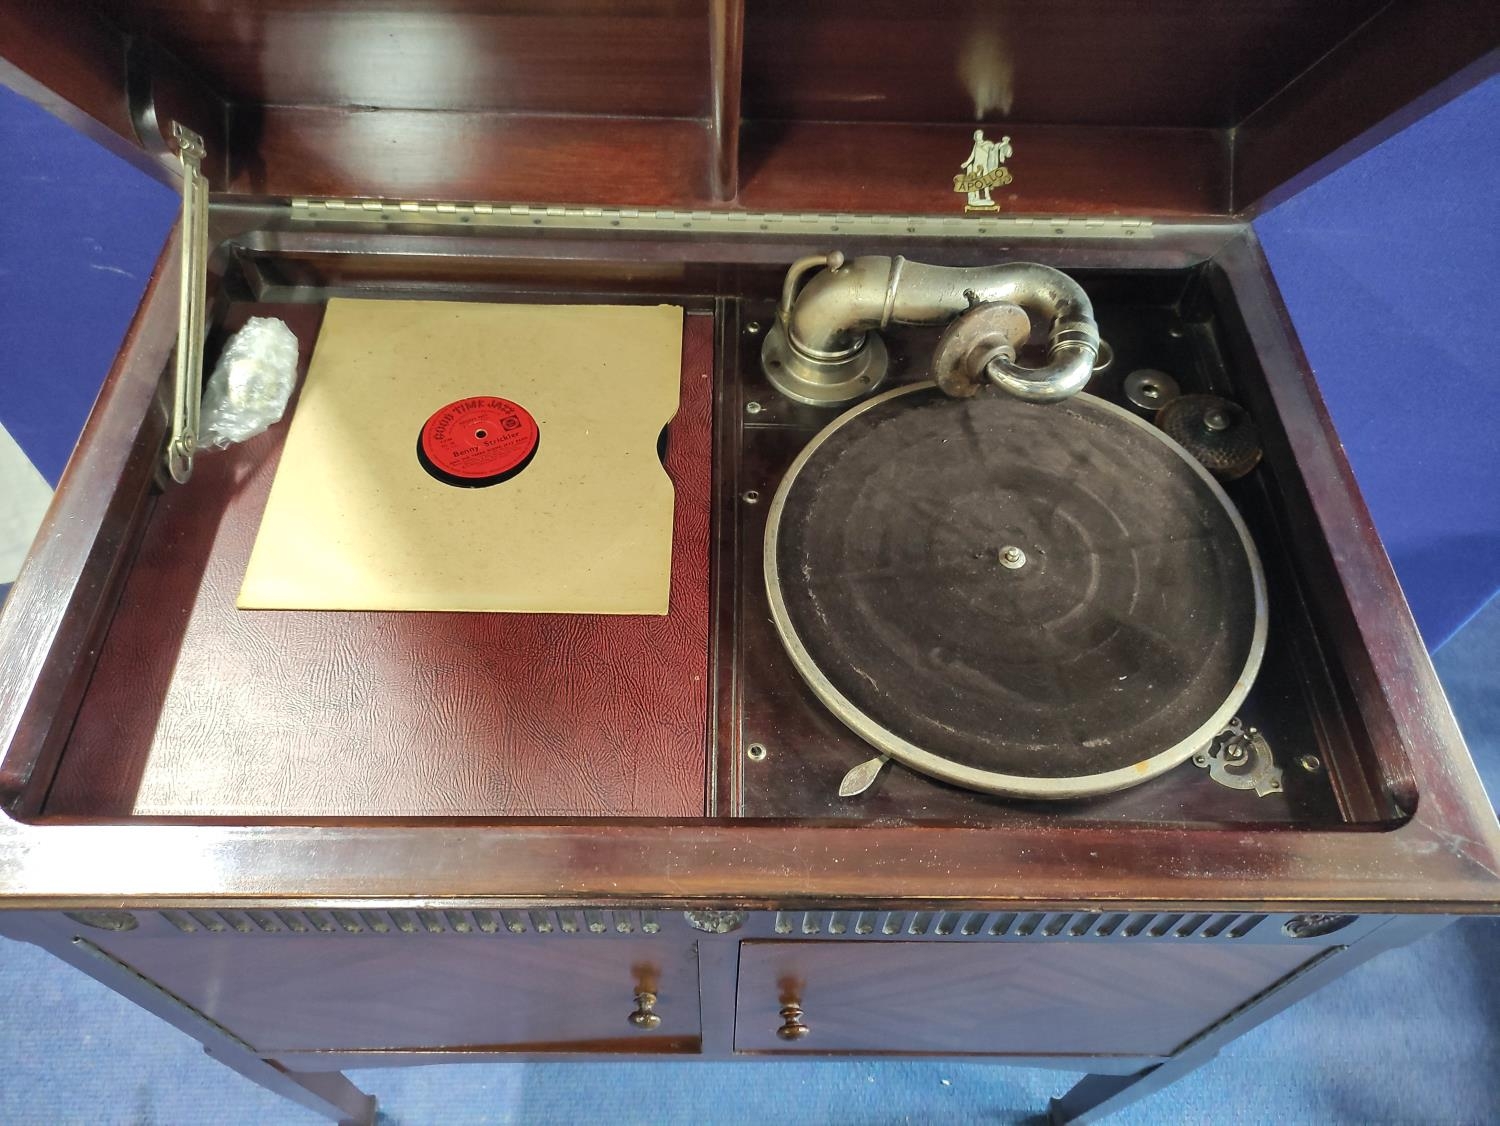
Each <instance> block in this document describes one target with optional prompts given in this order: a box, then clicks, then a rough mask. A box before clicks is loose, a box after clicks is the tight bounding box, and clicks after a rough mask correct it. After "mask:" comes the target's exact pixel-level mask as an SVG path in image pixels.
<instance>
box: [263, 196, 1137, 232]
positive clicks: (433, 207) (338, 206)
mask: <svg viewBox="0 0 1500 1126" xmlns="http://www.w3.org/2000/svg"><path fill="white" fill-rule="evenodd" d="M292 218H294V219H301V220H307V221H315V222H324V223H326V222H338V223H378V224H380V225H382V226H391V225H397V224H410V225H421V226H431V225H434V224H437V225H445V226H446V225H469V226H482V227H509V228H513V229H528V230H535V229H537V228H541V229H544V230H545V229H554V230H556V229H561V230H569V231H580V230H582V231H589V230H593V231H632V232H641V233H652V234H665V233H672V232H678V233H680V232H683V231H695V232H698V233H710V234H760V233H763V232H764V233H772V234H787V235H829V234H836V235H846V236H847V235H897V236H900V235H917V236H920V237H922V238H974V237H976V236H978V237H982V238H1006V239H1015V238H1049V239H1055V238H1058V237H1066V238H1106V239H1121V238H1128V239H1143V238H1150V237H1151V233H1152V231H1151V220H1150V219H1145V218H1121V217H1115V216H1110V217H1097V218H1096V217H1080V216H1046V215H985V216H983V217H981V218H976V217H974V216H961V215H854V214H843V213H837V214H835V213H827V212H771V211H707V210H693V211H683V210H673V209H670V208H647V207H621V208H611V207H561V206H542V205H537V204H521V203H510V204H507V203H441V202H434V201H431V200H394V199H293V200H292Z"/></svg>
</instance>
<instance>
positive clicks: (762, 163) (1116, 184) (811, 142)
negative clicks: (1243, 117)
mask: <svg viewBox="0 0 1500 1126" xmlns="http://www.w3.org/2000/svg"><path fill="white" fill-rule="evenodd" d="M1005 132H1006V133H1007V134H1008V135H1009V136H1010V138H1011V142H1012V147H1013V148H1014V149H1015V154H1014V156H1013V157H1012V158H1011V159H1010V160H1009V161H1008V162H1007V167H1008V168H1010V169H1011V171H1012V173H1013V176H1014V180H1013V182H1012V183H1010V184H1008V185H1006V186H1005V187H1003V188H997V189H995V193H994V194H995V202H996V203H998V204H999V205H1000V210H1001V212H1004V213H1010V214H1038V213H1040V214H1054V215H1112V214H1113V215H1120V214H1123V215H1142V214H1146V215H1192V214H1207V213H1213V212H1221V211H1223V210H1225V209H1226V208H1227V207H1228V204H1229V167H1230V161H1229V148H1228V142H1227V138H1226V137H1225V136H1224V134H1222V133H1219V132H1216V131H1214V130H1210V129H1111V130H1101V129H1089V128H1083V127H1073V126H1027V125H1016V126H1013V127H1012V126H1006V127H1005ZM972 133H973V126H972V125H929V126H915V125H876V124H867V123H862V124H831V123H817V122H805V121H797V122H771V121H747V122H746V123H745V127H744V145H743V152H742V154H741V157H740V179H741V187H740V197H739V202H740V203H741V204H742V205H743V206H745V207H748V208H753V209H764V210H768V211H802V210H829V211H836V212H837V211H845V212H877V213H894V214H898V215H899V214H910V215H929V214H944V213H948V214H952V213H955V212H959V213H961V212H962V211H963V204H964V197H963V196H962V195H960V194H958V193H956V192H955V191H954V190H953V177H954V176H955V175H956V174H957V173H958V172H959V171H960V168H959V165H960V164H961V163H962V161H963V160H964V158H965V157H966V156H967V155H968V153H969V148H970V146H971V145H972V143H973V140H972ZM991 135H992V136H993V135H994V134H993V133H992V134H991ZM983 218H984V217H983V215H976V216H975V217H974V219H975V221H976V222H977V223H978V224H979V225H981V226H982V225H983Z"/></svg>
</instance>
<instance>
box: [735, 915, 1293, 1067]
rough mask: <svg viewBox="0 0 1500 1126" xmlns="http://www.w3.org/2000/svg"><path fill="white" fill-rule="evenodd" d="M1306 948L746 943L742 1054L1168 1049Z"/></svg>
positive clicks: (1269, 981)
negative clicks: (795, 1031) (786, 1031)
mask: <svg viewBox="0 0 1500 1126" xmlns="http://www.w3.org/2000/svg"><path fill="white" fill-rule="evenodd" d="M1309 956H1310V955H1309V953H1308V951H1306V950H1299V949H1296V948H1293V947H1289V946H1236V947H1233V948H1230V947H1224V946H1211V945H1208V944H1194V945H1178V946H1174V945H1171V944H1170V943H1167V942H1161V943H1144V944H1141V945H1139V946H1125V945H1103V944H1100V945H1095V944H1091V943H1087V942H1063V941H1057V942H985V943H977V942H976V943H961V942H747V943H744V944H743V945H742V946H741V949H740V976H739V989H738V995H737V1004H736V1007H735V1050H736V1051H740V1052H899V1053H906V1054H923V1053H931V1054H941V1055H965V1054H984V1055H1035V1054H1041V1055H1061V1056H1076V1055H1166V1054H1168V1053H1170V1052H1172V1051H1174V1050H1175V1049H1176V1048H1177V1047H1178V1046H1179V1045H1181V1044H1182V1043H1183V1042H1184V1041H1185V1040H1188V1039H1189V1038H1191V1037H1192V1036H1193V1035H1195V1034H1196V1033H1198V1032H1199V1031H1201V1030H1202V1029H1203V1028H1205V1027H1206V1026H1207V1025H1209V1024H1211V1023H1213V1022H1214V1021H1215V1020H1217V1019H1219V1018H1220V1017H1222V1016H1224V1015H1225V1014H1226V1013H1228V1012H1229V1011H1230V1010H1231V1009H1234V1008H1235V1007H1237V1006H1238V1005H1241V1004H1243V1003H1244V1002H1245V1001H1247V1000H1249V999H1250V998H1251V997H1254V996H1255V995H1257V994H1259V993H1261V992H1263V991H1264V990H1266V989H1268V988H1269V987H1271V986H1272V985H1274V984H1275V983H1276V982H1277V981H1279V980H1280V979H1281V978H1283V977H1285V976H1286V975H1287V974H1289V973H1291V972H1292V971H1293V970H1295V969H1296V968H1297V967H1298V966H1299V965H1301V964H1303V963H1304V962H1306V961H1307V959H1308V957H1309ZM788 1005H799V1006H800V1007H801V1009H802V1014H801V1017H800V1023H801V1024H803V1025H805V1026H806V1029H807V1031H806V1033H804V1034H801V1035H800V1038H798V1039H791V1040H788V1039H783V1038H781V1037H780V1036H778V1034H777V1033H778V1029H780V1028H781V1027H782V1026H783V1024H784V1023H785V1021H786V1018H785V1017H784V1016H783V1015H782V1009H783V1008H784V1007H786V1006H788ZM794 1023H796V1022H794Z"/></svg>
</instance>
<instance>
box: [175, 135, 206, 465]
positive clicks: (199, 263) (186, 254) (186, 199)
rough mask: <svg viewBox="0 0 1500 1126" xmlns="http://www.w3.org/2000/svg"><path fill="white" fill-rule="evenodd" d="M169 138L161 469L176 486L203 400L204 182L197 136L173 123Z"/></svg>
mask: <svg viewBox="0 0 1500 1126" xmlns="http://www.w3.org/2000/svg"><path fill="white" fill-rule="evenodd" d="M172 140H173V141H174V142H175V143H176V145H177V158H178V159H179V160H180V161H182V248H181V264H182V269H181V279H180V282H181V292H180V294H179V297H178V302H177V362H176V371H175V374H174V376H173V380H172V432H171V434H170V436H169V437H168V439H167V470H168V472H170V473H171V474H172V480H174V481H176V482H178V483H179V484H181V483H183V482H185V481H187V479H188V478H189V477H191V476H192V475H193V453H194V451H195V450H196V449H197V448H198V409H199V406H200V403H201V401H202V397H203V336H204V307H205V306H206V304H207V302H208V181H207V180H205V179H204V178H203V158H204V156H205V155H206V150H205V149H204V147H203V138H202V137H200V136H198V134H197V133H194V132H193V131H192V130H191V129H187V128H184V127H183V126H181V125H179V124H178V123H177V122H175V121H174V122H173V123H172Z"/></svg>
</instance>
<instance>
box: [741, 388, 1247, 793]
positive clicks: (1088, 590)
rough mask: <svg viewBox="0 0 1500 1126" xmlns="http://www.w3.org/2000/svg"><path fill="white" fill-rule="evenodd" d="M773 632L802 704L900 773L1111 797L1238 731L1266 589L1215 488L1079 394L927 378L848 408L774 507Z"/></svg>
mask: <svg viewBox="0 0 1500 1126" xmlns="http://www.w3.org/2000/svg"><path fill="white" fill-rule="evenodd" d="M765 573H766V585H767V591H768V593H769V595H770V602H771V607H772V615H773V618H774V620H775V624H776V628H777V630H778V632H779V633H780V635H781V639H782V641H783V642H784V643H785V645H786V648H787V652H788V653H789V654H790V656H791V658H792V660H793V661H794V662H795V664H796V665H797V668H798V670H799V672H800V673H801V674H802V677H803V679H804V680H806V682H807V683H808V685H809V687H811V688H812V690H813V691H814V692H815V693H816V694H817V696H818V697H819V698H820V699H821V700H822V702H823V703H824V704H825V705H826V706H828V707H829V708H830V709H831V710H832V711H833V712H834V714H835V715H837V716H838V717H839V718H840V719H841V720H842V721H843V722H844V723H845V724H847V725H848V726H849V727H850V728H851V729H852V730H854V731H855V732H856V733H857V734H859V735H860V736H861V737H863V738H864V739H865V740H866V741H868V742H869V743H871V744H872V745H873V746H875V747H876V748H878V749H879V750H881V751H884V752H886V753H888V754H890V755H891V756H892V757H894V758H896V759H898V760H900V761H903V762H905V763H906V764H907V765H908V766H910V767H912V768H914V769H916V770H919V771H922V772H924V773H927V774H930V775H934V776H936V777H939V778H942V779H945V780H947V781H950V782H954V783H956V784H958V785H962V786H967V787H971V788H974V789H979V790H985V791H989V792H993V793H1001V794H1009V795H1015V796H1028V797H1050V798H1066V797H1077V796H1083V795H1087V794H1094V793H1104V792H1108V791H1111V790H1118V789H1123V788H1125V787H1126V786H1130V785H1133V784H1135V783H1137V782H1143V781H1145V780H1146V779H1148V778H1151V777H1154V776H1155V775H1157V774H1160V773H1162V772H1163V771H1165V770H1167V769H1169V768H1170V767H1172V766H1174V765H1176V764H1177V763H1180V762H1182V761H1183V760H1185V759H1187V758H1188V757H1189V756H1191V755H1192V754H1193V753H1194V752H1195V751H1197V750H1199V749H1201V748H1202V747H1203V746H1204V745H1206V744H1207V743H1208V742H1209V740H1210V739H1211V738H1212V737H1213V736H1214V735H1215V734H1216V733H1217V732H1218V731H1219V730H1221V729H1222V728H1223V727H1224V726H1225V725H1226V724H1227V723H1228V721H1229V720H1230V719H1231V718H1232V717H1233V715H1234V712H1235V710H1236V709H1237V708H1238V707H1239V705H1240V703H1241V702H1242V701H1243V700H1244V697H1245V695H1246V693H1247V692H1248V691H1249V688H1250V685H1251V683H1252V681H1253V680H1254V677H1255V674H1256V671H1257V670H1258V668H1259V665H1260V659H1261V653H1262V651H1263V649H1264V645H1265V632H1266V599H1265V582H1264V578H1263V576H1262V573H1261V568H1260V562H1259V559H1258V557H1257V555H1256V552H1255V547H1254V544H1253V542H1252V541H1251V539H1250V535H1249V533H1248V531H1247V530H1246V528H1245V525H1244V523H1243V521H1242V520H1241V519H1240V517H1239V514H1238V513H1237V512H1236V511H1235V510H1234V508H1233V506H1232V504H1231V503H1230V501H1229V499H1228V497H1227V496H1226V495H1225V494H1224V492H1223V490H1222V488H1220V486H1219V485H1218V484H1217V483H1216V482H1215V481H1214V480H1213V479H1212V477H1211V476H1210V475H1209V474H1208V473H1207V472H1206V471H1205V470H1204V469H1203V468H1202V467H1201V466H1199V465H1198V464H1197V463H1196V462H1195V461H1193V459H1192V458H1191V457H1190V456H1189V455H1187V454H1186V452H1185V451H1183V450H1182V449H1181V448H1180V447H1179V446H1177V445H1176V444H1175V443H1173V442H1172V441H1171V440H1170V439H1168V438H1166V437H1165V436H1164V435H1163V434H1161V433H1160V432H1159V431H1157V430H1156V429H1155V428H1154V427H1152V426H1151V425H1150V424H1149V423H1147V422H1144V421H1143V420H1141V419H1139V418H1137V417H1135V416H1134V415H1132V414H1130V413H1129V412H1127V411H1125V410H1122V409H1120V408H1118V407H1115V406H1113V405H1112V404H1110V403H1107V402H1105V401H1103V400H1101V399H1097V398H1094V397H1092V396H1089V395H1076V396H1074V397H1073V398H1071V399H1068V400H1066V401H1064V402H1061V403H1054V404H1046V405H1038V404H1032V403H1026V402H1022V401H1021V400H1019V399H1016V398H1012V397H1010V396H1008V395H1003V394H1000V393H998V392H993V393H984V394H980V395H978V396H976V397H974V398H972V399H952V398H949V397H947V396H946V395H943V394H942V393H941V392H940V391H938V390H937V389H936V388H935V387H934V386H933V385H932V384H920V385H915V386H907V387H902V388H898V389H896V390H894V391H890V392H887V393H885V394H883V395H879V396H877V397H875V398H873V399H870V400H868V401H866V402H865V403H863V404H862V405H860V406H858V407H856V408H854V409H853V410H850V411H848V412H847V413H845V414H844V415H842V416H841V417H839V418H838V419H836V420H835V421H834V422H833V423H831V424H830V425H829V426H828V427H827V428H826V429H824V430H823V431H822V433H820V434H819V435H818V436H817V437H816V438H815V439H814V440H813V441H812V442H811V443H810V444H809V445H808V446H807V448H806V449H804V450H803V452H802V453H801V455H800V456H799V457H798V458H797V460H796V462H794V463H793V465H792V467H791V469H790V470H789V471H788V473H787V475H786V477H785V479H784V480H783V481H782V484H781V487H780V489H779V491H778V492H777V495H776V498H775V500H774V501H773V503H772V506H771V511H770V513H769V523H768V526H767V533H766V545H765Z"/></svg>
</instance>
